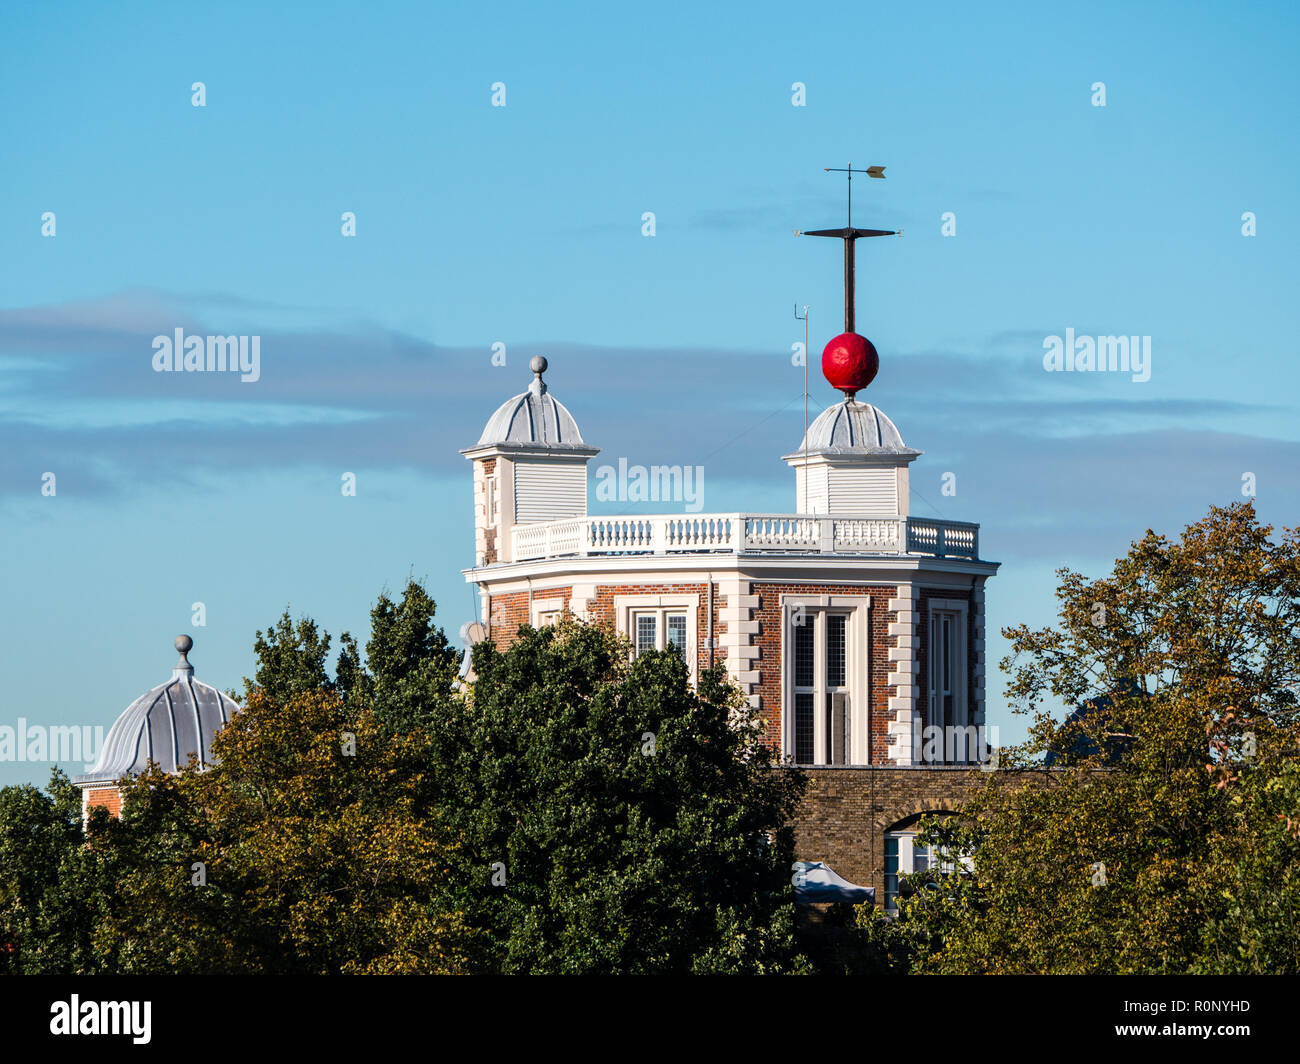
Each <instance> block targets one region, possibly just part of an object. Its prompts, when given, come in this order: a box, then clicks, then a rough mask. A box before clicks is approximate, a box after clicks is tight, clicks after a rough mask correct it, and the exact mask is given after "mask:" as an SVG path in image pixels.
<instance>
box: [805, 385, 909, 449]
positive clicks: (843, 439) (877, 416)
mask: <svg viewBox="0 0 1300 1064" xmlns="http://www.w3.org/2000/svg"><path fill="white" fill-rule="evenodd" d="M805 450H806V451H808V452H809V453H814V452H822V453H824V452H827V451H831V452H834V453H836V454H854V453H862V454H880V453H882V452H884V453H890V452H894V453H905V454H916V453H919V452H915V451H912V449H911V448H909V447H908V446H907V445H906V444H904V443H903V437H902V436H901V435H899V432H898V427H897V426H896V425H895V424H894V423H893V422H892V421H890V420H889V418H888V417H887V416H886V415H885V412H884V411H883V410H879V409H877V408H876V407H874V406H872V405H871V404H870V403H859V402H858V401H857V400H855V399H846V400H845V401H844V402H842V403H836V404H835V405H834V406H830V407H827V408H826V409H825V410H823V411H822V412H821V413H820V414H819V415H818V416H817V420H816V421H814V422H813V423H812V424H811V425H809V426H808V434H807V435H806V436H805V437H804V441H803V443H801V444H800V445H799V450H798V451H797V452H796V454H800V453H803V452H804V451H805Z"/></svg>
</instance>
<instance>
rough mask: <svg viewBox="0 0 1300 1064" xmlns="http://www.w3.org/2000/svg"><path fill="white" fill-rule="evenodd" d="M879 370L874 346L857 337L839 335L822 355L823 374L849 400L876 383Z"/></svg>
mask: <svg viewBox="0 0 1300 1064" xmlns="http://www.w3.org/2000/svg"><path fill="white" fill-rule="evenodd" d="M879 370H880V356H879V355H878V354H876V346H875V344H873V343H872V342H871V341H870V340H868V339H867V338H866V337H865V336H859V335H858V334H857V333H840V335H839V336H837V337H835V339H833V340H832V341H831V342H830V343H828V344H827V345H826V347H825V349H824V350H823V351H822V373H823V374H824V375H825V377H826V379H827V380H828V381H830V385H831V387H832V388H838V389H839V390H840V391H842V392H844V393H845V395H846V397H847V398H849V399H852V398H853V396H854V393H856V392H859V391H861V390H862V389H863V388H865V387H866V386H867V385H868V384H870V383H871V382H872V381H873V380H875V379H876V374H877V373H878V372H879Z"/></svg>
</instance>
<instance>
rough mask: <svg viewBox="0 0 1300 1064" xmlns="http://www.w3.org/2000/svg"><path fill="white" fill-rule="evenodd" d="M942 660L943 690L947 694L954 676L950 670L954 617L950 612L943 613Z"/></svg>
mask: <svg viewBox="0 0 1300 1064" xmlns="http://www.w3.org/2000/svg"><path fill="white" fill-rule="evenodd" d="M939 654H940V661H942V662H943V690H944V693H945V694H947V693H948V692H949V691H951V690H952V677H951V676H950V675H949V671H950V669H951V667H952V617H950V616H949V615H948V614H946V613H945V614H944V615H943V638H942V639H941V640H940V641H939Z"/></svg>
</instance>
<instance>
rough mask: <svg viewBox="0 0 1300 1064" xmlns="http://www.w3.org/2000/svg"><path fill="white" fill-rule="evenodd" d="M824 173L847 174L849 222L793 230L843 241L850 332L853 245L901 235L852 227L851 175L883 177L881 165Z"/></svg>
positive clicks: (849, 329)
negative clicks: (868, 238)
mask: <svg viewBox="0 0 1300 1064" xmlns="http://www.w3.org/2000/svg"><path fill="white" fill-rule="evenodd" d="M825 170H826V173H828V174H830V173H836V174H847V175H848V179H849V218H848V222H849V224H848V225H846V226H845V227H844V228H843V229H809V230H801V229H796V230H795V231H794V235H795V236H834V237H839V238H840V239H841V240H843V241H844V331H845V332H846V333H851V332H854V331H856V330H855V329H854V307H853V292H854V261H853V245H854V244H855V243H856V242H857V241H858V240H859V239H861V238H863V237H869V236H902V235H903V231H902V230H901V229H854V228H853V175H854V174H866V175H867V176H868V177H871V178H878V179H879V180H881V181H883V180H884V179H885V168H884V167H883V166H868V167H867V168H866V169H865V170H855V169H853V164H852V163H849V165H848V166H847V167H832V166H828V167H826V168H825Z"/></svg>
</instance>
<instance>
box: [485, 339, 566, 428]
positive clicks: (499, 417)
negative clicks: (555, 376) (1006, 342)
mask: <svg viewBox="0 0 1300 1064" xmlns="http://www.w3.org/2000/svg"><path fill="white" fill-rule="evenodd" d="M546 366H547V363H546V359H545V358H543V357H542V356H540V355H537V356H535V357H534V358H533V359H532V361H531V363H530V368H531V369H532V371H533V374H534V376H533V383H532V384H530V385H529V386H528V391H526V392H521V393H520V394H519V395H516V396H515V397H514V398H513V399H508V400H506V401H505V402H504V403H502V404H501V405H500V406H499V407H497V411H496V413H495V414H493V415H492V416H491V417H490V418H488V423H487V425H486V426H485V427H484V429H483V434H482V435H481V436H480V437H479V439H478V443H477V444H475V445H474V446H475V447H493V446H497V445H499V444H503V443H504V444H524V445H531V446H535V447H559V448H565V447H574V446H576V447H584V444H583V440H582V433H580V432H579V431H578V423H577V422H576V421H574V420H573V415H572V414H570V413H569V411H568V410H566V409H565V407H564V404H563V403H561V402H560V401H559V400H558V399H556V398H555V396H553V395H551V392H550V389H549V388H547V387H546V382H545V381H543V380H542V374H543V373H544V372H545V371H546Z"/></svg>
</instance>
